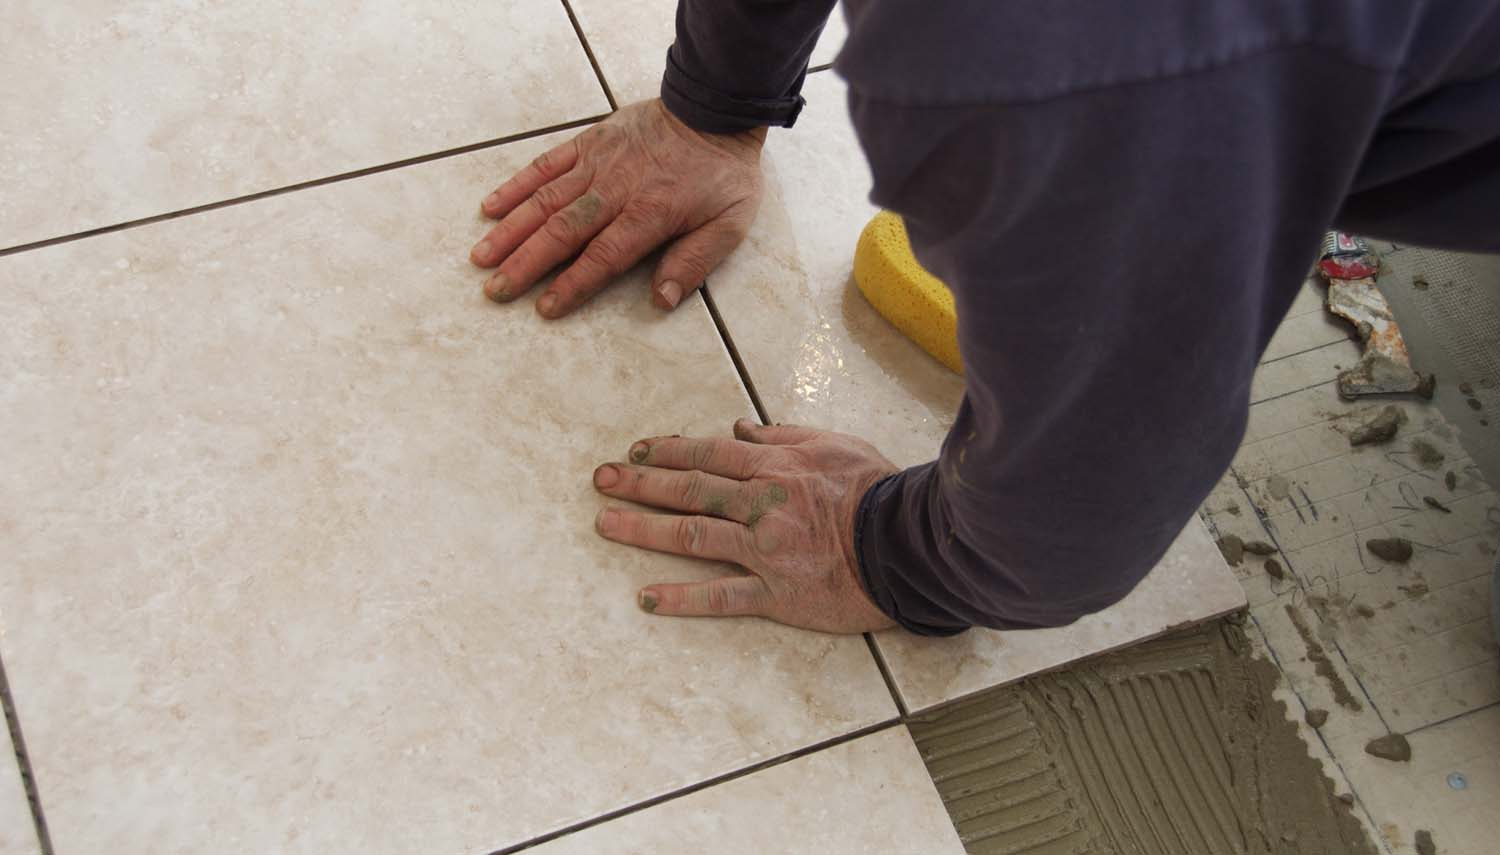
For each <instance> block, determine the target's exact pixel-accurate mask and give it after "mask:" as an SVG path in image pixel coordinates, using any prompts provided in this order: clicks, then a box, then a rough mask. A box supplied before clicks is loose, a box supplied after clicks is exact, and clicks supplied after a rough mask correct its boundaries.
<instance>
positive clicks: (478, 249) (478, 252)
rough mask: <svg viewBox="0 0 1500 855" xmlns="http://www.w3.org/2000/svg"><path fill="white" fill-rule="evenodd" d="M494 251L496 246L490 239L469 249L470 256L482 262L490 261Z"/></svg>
mask: <svg viewBox="0 0 1500 855" xmlns="http://www.w3.org/2000/svg"><path fill="white" fill-rule="evenodd" d="M494 251H495V248H494V247H493V246H491V245H490V242H489V241H487V240H482V241H480V242H479V243H476V244H474V248H473V249H471V250H469V257H470V258H472V259H474V260H475V261H477V262H479V263H481V264H488V263H489V261H490V253H491V252H494Z"/></svg>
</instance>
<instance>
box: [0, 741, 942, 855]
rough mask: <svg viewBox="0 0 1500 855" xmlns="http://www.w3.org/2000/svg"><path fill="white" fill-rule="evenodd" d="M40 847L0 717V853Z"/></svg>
mask: <svg viewBox="0 0 1500 855" xmlns="http://www.w3.org/2000/svg"><path fill="white" fill-rule="evenodd" d="M919 762H920V761H919ZM41 851H42V848H41V845H40V844H39V843H38V842H37V839H36V831H35V829H34V828H33V827H32V824H31V807H30V806H29V805H27V804H26V791H25V790H24V789H22V787H21V768H20V766H18V765H17V764H16V751H15V748H14V747H13V746H12V745H11V741H10V728H8V727H6V726H5V721H4V720H3V717H0V855H40V853H41Z"/></svg>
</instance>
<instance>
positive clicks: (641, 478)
mask: <svg viewBox="0 0 1500 855" xmlns="http://www.w3.org/2000/svg"><path fill="white" fill-rule="evenodd" d="M734 435H735V437H736V438H735V439H726V438H715V439H689V438H683V437H658V438H656V439H646V440H641V441H640V442H637V443H636V444H635V445H633V446H631V447H630V461H631V462H630V463H629V464H618V463H606V464H604V465H603V466H600V467H599V468H598V469H596V470H594V486H595V487H596V488H597V489H598V490H599V491H600V492H602V493H604V494H605V495H607V496H613V497H615V498H619V499H628V500H630V501H634V502H640V503H641V504H645V505H652V506H655V507H658V508H666V509H669V510H674V511H683V512H685V513H686V514H687V516H681V515H677V514H656V513H642V512H640V511H636V510H631V509H627V508H623V507H609V508H605V509H604V510H603V511H601V512H600V513H599V517H598V519H597V520H596V523H595V525H596V527H597V528H598V530H599V533H600V534H602V535H604V536H605V537H607V538H609V539H610V540H614V541H618V542H620V543H627V544H630V545H632V546H640V547H644V548H646V549H654V550H658V551H661V552H673V553H676V554H678V555H688V556H692V557H695V558H707V559H710V560H714V561H727V562H731V563H734V564H738V565H740V566H741V567H743V568H744V569H745V570H746V571H748V572H747V573H746V574H744V575H739V576H724V577H721V578H718V579H712V580H709V581H707V582H687V583H672V584H667V583H655V584H651V585H647V586H646V587H645V588H642V589H641V591H640V593H639V594H638V595H637V601H638V602H639V603H640V606H641V608H643V609H645V610H646V611H648V612H654V613H656V614H660V615H682V616H727V615H756V616H760V617H766V618H770V619H771V620H774V621H779V622H781V623H785V624H790V625H792V626H799V627H804V628H806V629H816V630H821V631H823V632H836V633H855V632H865V631H867V630H876V629H885V628H886V627H890V626H894V625H895V624H894V622H892V621H891V619H890V618H888V617H886V616H885V614H884V613H882V612H881V611H880V609H878V608H876V606H875V604H874V603H872V602H871V601H870V598H869V597H868V596H866V594H865V592H864V589H863V588H862V587H860V584H859V574H858V569H857V567H858V565H857V563H856V561H857V559H856V557H855V552H854V542H853V534H854V515H855V512H856V511H857V510H858V508H859V501H860V499H861V498H862V497H863V496H864V494H865V491H866V490H868V489H869V488H870V487H871V486H872V485H873V484H874V483H875V482H876V481H879V480H880V479H881V478H883V477H885V476H886V475H889V474H891V473H892V472H895V471H896V466H895V465H894V464H892V463H891V462H890V461H889V460H887V459H885V457H883V456H881V454H880V452H878V451H876V450H875V448H874V446H872V445H870V444H869V443H867V442H865V441H864V440H861V439H857V438H855V437H852V436H849V435H847V434H841V433H833V432H830V431H820V430H813V429H812V428H804V427H790V426H783V425H773V426H771V427H762V426H760V425H756V424H753V423H751V422H749V421H746V420H743V419H742V420H740V421H738V422H735V425H734Z"/></svg>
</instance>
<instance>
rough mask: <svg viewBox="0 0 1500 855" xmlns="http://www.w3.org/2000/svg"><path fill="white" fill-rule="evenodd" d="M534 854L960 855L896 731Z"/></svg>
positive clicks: (938, 804) (922, 771) (918, 762)
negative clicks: (775, 854)
mask: <svg viewBox="0 0 1500 855" xmlns="http://www.w3.org/2000/svg"><path fill="white" fill-rule="evenodd" d="M527 851H528V852H535V853H536V855H689V853H700V852H713V853H716V855H762V853H769V852H781V853H787V855H801V853H806V855H867V853H868V855H898V853H899V855H908V853H918V852H919V853H923V855H963V851H964V847H963V844H962V843H960V842H959V839H958V833H957V832H955V831H954V830H953V824H952V823H951V822H950V821H949V819H948V813H947V811H945V810H944V809H943V803H942V801H941V800H940V799H939V798H938V793H937V789H936V788H934V787H933V785H932V779H930V778H928V777H927V770H926V768H925V767H924V766H923V765H922V758H921V755H919V754H918V753H917V747H916V746H915V745H913V744H912V741H911V736H909V735H908V734H907V732H906V728H905V727H901V726H897V727H891V728H888V729H886V730H882V731H880V732H878V733H873V734H871V735H869V736H864V737H860V738H859V739H856V740H853V741H851V742H846V743H844V744H842V745H837V746H834V747H833V748H828V749H825V750H823V751H819V752H816V753H814V754H810V755H808V756H806V757H800V758H798V759H796V760H793V761H791V762H789V763H784V764H782V765H779V766H773V767H771V768H769V769H764V770H761V771H758V772H755V773H752V774H750V775H746V776H745V777H743V778H736V779H734V780H732V781H728V782H726V783H723V784H720V785H718V786H715V787H710V788H708V789H706V790H700V791H699V792H696V793H692V794H690V795H687V796H684V797H682V798H680V799H673V800H671V801H668V802H664V803H662V804H659V805H656V806H653V807H650V808H647V809H645V810H642V811H640V812H638V813H634V814H630V815H628V816H624V817H621V818H620V819H616V820H613V821H610V822H606V823H603V824H600V825H596V826H594V827H592V828H587V829H584V830H583V831H580V832H577V833H575V834H570V835H568V836H566V837H561V838H558V839H557V840H554V841H552V842H549V843H544V844H542V845H541V846H539V847H537V848H536V849H534V850H527Z"/></svg>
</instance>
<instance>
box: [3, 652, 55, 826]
mask: <svg viewBox="0 0 1500 855" xmlns="http://www.w3.org/2000/svg"><path fill="white" fill-rule="evenodd" d="M0 711H3V713H4V717H5V726H6V728H7V729H9V730H10V744H11V748H12V749H14V751H15V755H16V756H15V762H16V767H17V771H18V772H19V773H20V775H21V788H22V790H23V791H24V792H25V793H26V804H27V806H28V807H30V808H31V823H32V827H33V828H34V829H35V831H36V839H37V843H38V844H39V845H40V846H41V847H42V851H41V855H52V853H53V850H52V835H51V834H50V833H49V832H48V831H47V818H46V816H44V815H43V814H42V797H41V793H40V792H38V790H37V786H36V775H35V774H34V773H33V772H32V769H31V758H30V756H29V755H28V754H27V753H26V740H25V739H22V738H21V719H20V717H19V716H17V715H16V704H15V700H14V699H13V698H12V697H11V694H10V680H9V679H7V678H6V676H5V663H4V662H0ZM0 774H4V773H3V772H0Z"/></svg>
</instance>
